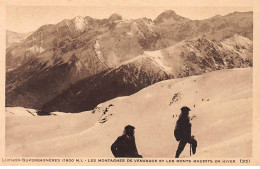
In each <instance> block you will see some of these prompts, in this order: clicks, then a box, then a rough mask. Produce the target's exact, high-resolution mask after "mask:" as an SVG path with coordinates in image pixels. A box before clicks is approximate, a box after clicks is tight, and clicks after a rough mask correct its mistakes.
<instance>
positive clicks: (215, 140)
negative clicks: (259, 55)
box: [5, 68, 253, 158]
mask: <svg viewBox="0 0 260 169" xmlns="http://www.w3.org/2000/svg"><path fill="white" fill-rule="evenodd" d="M252 75H253V71H252V68H243V69H229V70H218V71H214V72H210V73H206V74H203V75H200V76H190V77H185V78H179V79H171V80H166V81H162V82H159V83H156V84H154V85H151V86H149V87H146V88H145V89H143V90H141V91H139V92H137V93H135V94H133V95H131V96H125V97H118V98H115V99H112V100H109V101H107V102H104V103H101V104H99V105H97V107H96V108H95V109H93V110H92V111H89V112H82V113H76V114H64V115H59V116H45V117H39V116H24V117H23V116H17V117H16V116H12V117H10V116H7V117H6V141H5V143H6V156H7V157H91V158H95V157H96V158H101V157H102V158H112V157H113V155H112V153H111V150H110V146H111V145H112V143H113V142H114V141H115V140H116V138H117V137H118V136H120V135H122V132H123V128H124V127H125V126H126V125H129V124H130V125H133V126H135V128H136V130H135V136H136V145H137V148H138V151H139V154H141V155H143V157H145V158H154V157H157V158H159V157H163V158H173V157H174V156H175V152H176V149H177V146H178V142H177V141H176V140H175V138H174V132H173V131H174V127H175V123H176V120H177V116H178V115H179V113H180V108H181V107H182V106H184V105H185V106H189V107H190V108H191V112H190V116H192V117H193V116H195V118H193V120H192V121H191V122H192V135H195V138H196V139H197V141H198V147H197V153H196V155H194V156H191V158H193V157H195V158H197V157H201V158H203V157H204V158H210V157H212V158H234V157H236V158H238V157H239V158H248V157H251V155H252V93H253V90H252V86H253V82H252V80H253V78H252ZM99 94H100V93H99ZM9 111H10V109H9ZM6 113H7V112H6ZM18 113H19V112H17V114H18ZM17 124H19V125H17ZM75 140H76V141H75ZM180 157H181V158H182V157H189V146H188V145H187V146H186V148H185V149H184V151H183V153H182V154H181V156H180Z"/></svg>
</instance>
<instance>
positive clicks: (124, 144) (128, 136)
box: [111, 125, 142, 158]
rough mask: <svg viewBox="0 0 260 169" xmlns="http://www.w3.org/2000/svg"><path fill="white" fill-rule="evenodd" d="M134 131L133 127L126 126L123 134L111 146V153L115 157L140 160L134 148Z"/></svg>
mask: <svg viewBox="0 0 260 169" xmlns="http://www.w3.org/2000/svg"><path fill="white" fill-rule="evenodd" d="M134 129H135V127H134V126H131V125H128V126H126V127H125V130H124V134H123V135H122V136H120V137H118V138H117V140H116V141H115V142H114V143H113V144H112V146H111V151H112V153H113V155H114V156H115V157H132V158H142V156H141V155H139V154H138V151H137V148H136V144H135V137H134Z"/></svg>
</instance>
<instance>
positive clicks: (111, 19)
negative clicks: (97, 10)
mask: <svg viewBox="0 0 260 169" xmlns="http://www.w3.org/2000/svg"><path fill="white" fill-rule="evenodd" d="M108 20H110V21H116V20H122V16H121V15H119V14H117V13H114V14H112V15H111V16H110V17H109V18H108Z"/></svg>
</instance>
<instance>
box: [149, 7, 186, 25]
mask: <svg viewBox="0 0 260 169" xmlns="http://www.w3.org/2000/svg"><path fill="white" fill-rule="evenodd" d="M183 19H184V18H183V17H181V16H179V15H177V14H176V13H175V12H174V11H172V10H167V11H165V12H163V13H161V14H160V15H159V16H158V17H157V18H156V19H155V20H154V22H155V23H161V22H165V21H181V20H183Z"/></svg>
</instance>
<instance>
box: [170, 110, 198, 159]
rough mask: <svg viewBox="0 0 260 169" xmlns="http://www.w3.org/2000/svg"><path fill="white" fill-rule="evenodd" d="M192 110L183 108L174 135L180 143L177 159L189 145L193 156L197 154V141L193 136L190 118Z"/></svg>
mask: <svg viewBox="0 0 260 169" xmlns="http://www.w3.org/2000/svg"><path fill="white" fill-rule="evenodd" d="M189 111H190V108H188V107H186V106H184V107H182V108H181V115H180V117H179V119H178V120H177V122H176V127H175V130H174V135H175V138H176V140H177V141H180V143H179V146H178V149H177V151H176V155H175V158H179V156H180V154H181V152H182V151H183V150H184V148H185V146H186V144H187V143H189V144H191V146H192V152H193V154H195V153H196V148H197V141H196V140H195V139H194V136H191V123H190V118H189Z"/></svg>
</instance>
